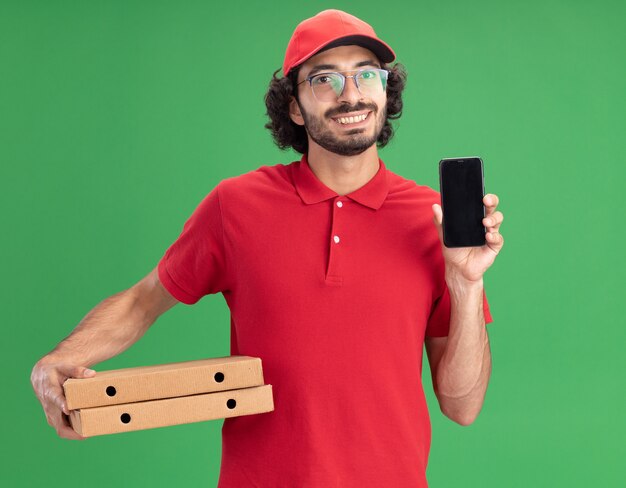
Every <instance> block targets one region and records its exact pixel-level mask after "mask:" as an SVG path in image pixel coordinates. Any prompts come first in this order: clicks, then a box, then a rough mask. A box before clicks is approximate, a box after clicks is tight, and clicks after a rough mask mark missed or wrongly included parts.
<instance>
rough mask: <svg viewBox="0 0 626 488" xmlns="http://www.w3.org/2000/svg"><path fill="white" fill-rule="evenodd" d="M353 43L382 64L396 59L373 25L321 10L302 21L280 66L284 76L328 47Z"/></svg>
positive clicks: (353, 17)
mask: <svg viewBox="0 0 626 488" xmlns="http://www.w3.org/2000/svg"><path fill="white" fill-rule="evenodd" d="M352 44H356V45H358V46H362V47H364V48H366V49H369V50H370V51H372V52H373V53H374V54H376V56H378V59H380V60H381V61H382V62H383V63H390V62H391V61H393V60H394V59H396V55H395V53H394V52H393V50H392V49H391V48H390V47H389V46H388V45H387V44H386V43H385V42H383V41H381V40H380V39H379V38H378V36H377V35H376V32H374V29H372V26H371V25H369V24H368V23H366V22H363V21H362V20H361V19H359V18H357V17H355V16H354V15H350V14H348V13H346V12H343V11H341V10H334V9H331V10H324V11H322V12H320V13H319V14H317V15H316V16H314V17H311V18H309V19H306V20H303V21H302V22H300V23H299V24H298V26H297V27H296V30H295V31H294V32H293V35H292V36H291V39H290V41H289V44H288V45H287V51H286V52H285V61H284V63H283V74H284V75H285V76H287V74H289V71H290V70H291V69H292V68H293V67H295V66H298V65H299V64H301V63H304V62H305V61H306V60H307V59H309V58H310V57H311V56H313V55H314V54H317V53H318V52H320V51H323V50H324V49H330V48H331V47H337V46H345V45H352Z"/></svg>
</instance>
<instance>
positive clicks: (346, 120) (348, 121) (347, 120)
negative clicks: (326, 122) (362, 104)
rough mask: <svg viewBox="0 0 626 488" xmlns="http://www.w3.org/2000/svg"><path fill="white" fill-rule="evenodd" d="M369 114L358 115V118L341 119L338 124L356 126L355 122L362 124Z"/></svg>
mask: <svg viewBox="0 0 626 488" xmlns="http://www.w3.org/2000/svg"><path fill="white" fill-rule="evenodd" d="M366 117H367V114H362V115H357V116H356V117H339V118H338V119H337V122H339V123H340V124H354V123H355V122H361V121H362V120H365V118H366Z"/></svg>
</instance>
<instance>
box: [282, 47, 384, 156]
mask: <svg viewBox="0 0 626 488" xmlns="http://www.w3.org/2000/svg"><path fill="white" fill-rule="evenodd" d="M363 68H380V62H379V61H378V58H377V57H376V56H375V55H374V54H373V53H372V52H371V51H370V50H368V49H365V48H363V47H361V46H340V47H336V48H332V49H329V50H327V51H324V52H321V53H319V54H317V55H315V56H313V57H311V58H310V59H308V60H307V61H306V62H305V63H304V64H303V65H302V66H301V68H300V72H299V73H298V82H301V81H303V80H305V79H306V78H307V77H308V76H310V75H314V74H319V73H329V72H340V73H342V74H344V75H348V76H349V75H354V74H356V72H357V71H358V70H360V69H363ZM323 81H326V80H325V79H324V80H323ZM297 89H298V98H299V100H300V103H299V104H298V103H297V102H296V100H295V99H293V100H292V101H291V105H290V117H291V120H293V121H294V123H296V124H298V125H304V126H305V128H306V131H307V133H308V135H309V146H310V145H311V144H312V143H315V144H317V145H319V146H321V147H323V148H324V149H326V150H328V151H330V152H333V153H336V154H340V155H342V156H354V155H356V154H360V153H362V152H363V151H365V150H366V149H368V148H369V147H371V146H372V145H373V144H375V143H376V140H377V139H378V136H379V135H380V132H381V130H382V128H383V125H384V123H385V119H386V118H387V113H386V112H387V111H386V105H387V94H386V92H385V90H383V89H381V90H378V91H376V90H368V93H366V94H363V93H360V92H359V90H357V87H356V85H355V80H354V78H346V80H345V85H344V89H343V92H342V93H341V94H340V95H339V96H336V95H334V96H332V97H331V99H329V100H326V99H324V100H319V98H320V97H319V96H318V97H316V96H315V95H314V93H313V90H312V88H311V86H310V84H309V82H308V81H305V82H304V83H301V84H299V85H298V87H297ZM361 91H366V90H364V89H362V90H361ZM321 98H326V97H321ZM364 115H365V119H364V120H359V119H362V118H363V116H364ZM349 117H353V119H352V122H350V121H349V120H348V118H349Z"/></svg>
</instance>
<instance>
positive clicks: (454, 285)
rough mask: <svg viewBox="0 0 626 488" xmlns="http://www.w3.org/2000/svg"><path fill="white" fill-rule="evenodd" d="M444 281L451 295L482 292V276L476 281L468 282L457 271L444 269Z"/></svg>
mask: <svg viewBox="0 0 626 488" xmlns="http://www.w3.org/2000/svg"><path fill="white" fill-rule="evenodd" d="M445 279H446V285H448V290H449V291H450V294H451V295H457V294H461V295H464V294H467V293H471V292H473V291H474V292H478V291H480V292H482V289H483V278H482V276H481V277H480V278H479V279H477V280H470V279H467V278H466V277H465V276H463V274H462V273H461V272H459V271H456V270H452V269H446V275H445Z"/></svg>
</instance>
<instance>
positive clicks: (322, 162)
mask: <svg viewBox="0 0 626 488" xmlns="http://www.w3.org/2000/svg"><path fill="white" fill-rule="evenodd" d="M311 142H313V141H311V140H309V152H308V154H307V160H308V162H309V166H310V167H311V171H313V174H314V175H315V176H317V178H318V179H319V180H320V181H321V182H322V183H324V185H326V186H327V187H328V188H330V189H331V190H333V191H334V192H336V193H337V194H338V195H346V194H348V193H352V192H353V191H355V190H358V189H359V188H361V187H362V186H364V185H365V184H366V183H367V182H368V181H369V180H371V179H372V178H373V177H374V175H375V174H376V172H377V171H378V168H379V167H380V163H379V161H378V148H377V147H376V144H372V146H371V147H369V148H368V149H366V150H365V151H364V152H362V153H361V154H357V155H356V156H341V155H339V154H335V153H331V152H329V151H327V150H326V149H324V148H322V147H321V146H318V145H317V144H315V143H313V144H311Z"/></svg>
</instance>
